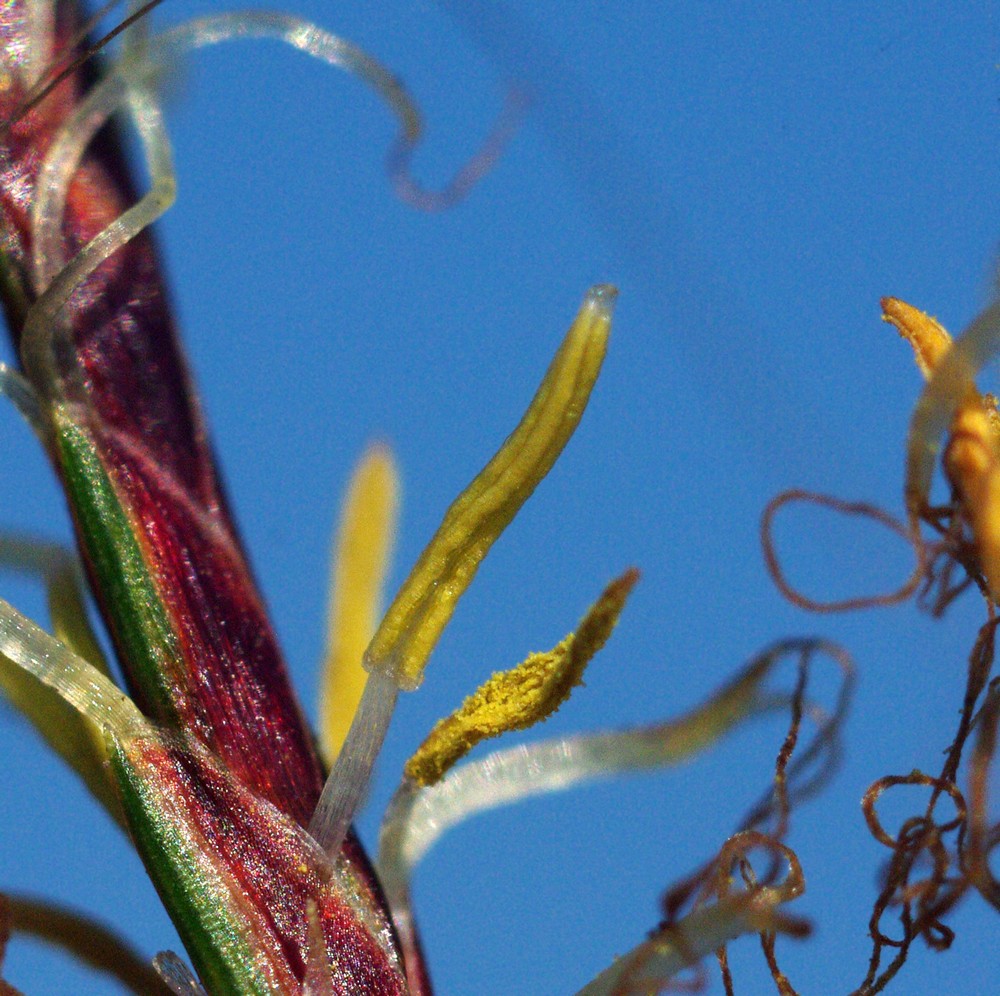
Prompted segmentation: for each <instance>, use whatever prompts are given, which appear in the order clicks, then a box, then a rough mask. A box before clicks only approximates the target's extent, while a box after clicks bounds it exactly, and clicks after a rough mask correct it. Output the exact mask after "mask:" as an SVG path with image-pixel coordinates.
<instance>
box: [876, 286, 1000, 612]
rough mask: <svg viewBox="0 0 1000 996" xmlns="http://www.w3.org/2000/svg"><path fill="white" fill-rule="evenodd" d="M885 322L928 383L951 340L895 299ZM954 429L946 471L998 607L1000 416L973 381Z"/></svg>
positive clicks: (886, 303) (885, 307) (887, 305)
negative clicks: (901, 340)
mask: <svg viewBox="0 0 1000 996" xmlns="http://www.w3.org/2000/svg"><path fill="white" fill-rule="evenodd" d="M882 312H883V314H882V318H883V320H884V321H887V322H890V323H892V324H893V325H894V326H895V327H896V328H897V329H898V330H899V333H900V335H902V336H903V337H904V338H905V339H907V340H908V341H909V343H910V345H911V346H912V347H913V351H914V353H915V354H916V359H917V366H918V367H919V368H920V372H921V373H922V374H923V375H924V377H925V378H929V377H930V375H931V373H932V372H933V371H934V368H935V367H936V366H937V364H938V363H940V361H941V359H942V358H943V357H944V355H945V354H946V353H947V352H948V350H949V349H950V348H951V336H950V335H949V334H948V333H947V332H946V331H945V330H944V329H943V328H942V327H941V326H940V325H939V324H938V323H937V322H936V321H935V320H934V319H933V318H931V317H930V316H929V315H926V314H924V313H923V312H922V311H919V310H918V309H916V308H914V307H912V306H911V305H909V304H905V303H904V302H902V301H899V300H897V299H896V298H883V299H882ZM962 390H963V391H964V396H963V399H962V402H961V404H960V405H959V407H958V409H957V411H956V412H955V418H954V420H953V421H952V424H951V431H950V433H949V437H948V444H947V447H946V448H945V451H944V460H943V464H944V471H945V474H946V476H947V478H948V481H949V482H950V484H951V485H952V487H953V488H954V489H955V492H956V493H957V494H958V496H959V498H960V500H961V502H962V507H963V510H964V512H965V516H966V518H967V519H968V521H969V524H970V526H971V528H972V535H973V539H974V540H975V545H976V553H977V555H978V557H979V566H980V568H981V570H982V572H983V576H984V577H985V578H986V582H987V584H988V585H989V589H990V593H991V595H992V597H993V600H994V601H995V602H1000V413H998V411H997V403H996V399H995V398H994V397H993V396H992V395H982V394H980V393H979V391H978V390H977V389H976V385H975V383H974V382H973V381H972V380H971V379H970V380H969V381H968V383H967V384H966V385H963V388H962Z"/></svg>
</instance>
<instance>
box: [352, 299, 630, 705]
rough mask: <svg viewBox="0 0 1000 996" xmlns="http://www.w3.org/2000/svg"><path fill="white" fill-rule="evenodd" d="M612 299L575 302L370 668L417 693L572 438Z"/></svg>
mask: <svg viewBox="0 0 1000 996" xmlns="http://www.w3.org/2000/svg"><path fill="white" fill-rule="evenodd" d="M616 296H617V291H616V290H615V288H613V287H609V286H606V285H602V286H598V287H594V288H592V289H591V291H590V292H589V293H588V295H587V297H586V298H585V299H584V302H583V306H582V307H581V308H580V311H579V314H578V315H577V317H576V320H575V321H574V322H573V325H572V327H571V328H570V330H569V332H568V333H567V335H566V338H565V339H564V340H563V343H562V345H561V346H560V347H559V351H558V352H557V353H556V355H555V358H554V359H553V361H552V364H551V365H550V366H549V369H548V371H547V373H546V374H545V378H544V379H543V380H542V383H541V385H540V386H539V388H538V391H537V393H536V394H535V397H534V399H533V400H532V402H531V404H530V405H529V407H528V410H527V411H526V412H525V414H524V417H523V418H522V419H521V422H520V424H519V425H518V426H517V428H516V429H515V430H514V431H513V432H512V433H511V434H510V436H508V437H507V440H506V442H505V443H504V444H503V446H501V447H500V449H499V450H498V451H497V453H496V455H495V456H494V457H493V459H492V460H491V461H490V462H489V463H488V464H487V465H486V466H485V467H484V468H483V470H482V471H481V472H480V473H479V475H478V476H477V477H476V478H475V480H473V482H472V483H471V484H470V485H469V486H468V487H467V488H466V489H465V491H463V492H462V494H460V495H459V496H458V498H457V499H456V500H455V501H454V503H453V504H452V506H451V507H450V508H449V509H448V511H447V512H446V513H445V516H444V520H443V521H442V523H441V525H440V527H439V528H438V531H437V532H436V533H435V534H434V537H433V539H432V540H431V541H430V543H429V544H428V545H427V547H426V549H425V550H424V552H423V553H422V554H421V556H420V559H419V560H418V561H417V563H416V565H415V566H414V568H413V570H412V571H411V572H410V575H409V577H408V578H407V579H406V581H405V582H404V583H403V586H402V588H400V590H399V593H398V594H397V595H396V597H395V599H394V600H393V603H392V605H391V606H390V607H389V611H388V612H387V613H386V615H385V618H384V619H383V620H382V623H381V625H380V626H379V628H378V631H377V632H376V634H375V637H374V639H373V640H372V642H371V645H370V646H369V648H368V650H367V651H366V653H365V666H366V667H367V668H368V669H369V670H378V671H380V672H381V673H385V674H389V675H392V676H393V679H394V680H395V681H396V682H397V683H398V684H399V686H400V687H401V688H406V689H413V688H416V687H417V686H418V685H419V684H420V682H421V680H422V678H423V672H424V667H425V665H426V663H427V659H428V657H429V656H430V654H431V651H432V650H433V649H434V645H435V644H436V643H437V641H438V638H439V637H440V635H441V632H442V630H443V629H444V627H445V626H446V625H447V623H448V620H449V619H450V618H451V615H452V613H453V612H454V611H455V605H456V603H457V602H458V599H459V598H460V597H461V595H462V593H463V592H464V591H465V589H466V588H468V586H469V584H470V582H471V581H472V579H473V577H474V576H475V573H476V570H477V569H478V567H479V564H480V563H481V562H482V560H483V558H484V557H485V556H486V554H487V552H488V551H489V549H490V547H491V546H492V545H493V543H494V542H495V540H496V539H497V537H498V536H499V535H500V534H501V533H502V532H503V530H504V529H505V528H506V527H507V525H508V524H509V523H510V521H511V519H513V518H514V516H515V515H516V514H517V512H518V510H519V509H520V508H521V506H522V505H523V504H524V503H525V502H526V501H527V500H528V498H529V497H530V495H531V493H532V492H533V491H534V490H535V488H536V487H537V486H538V483H539V482H540V481H541V479H542V478H543V477H544V476H545V475H546V474H547V473H548V472H549V470H550V469H551V468H552V465H553V464H554V463H555V461H556V458H557V457H558V456H559V454H560V453H561V452H562V449H563V447H564V446H565V445H566V443H567V442H568V441H569V438H570V436H572V435H573V432H574V430H575V429H576V427H577V425H578V424H579V422H580V418H581V417H582V415H583V410H584V408H585V407H586V405H587V401H588V399H589V398H590V392H591V390H592V388H593V386H594V382H595V381H596V380H597V375H598V373H599V372H600V369H601V363H602V362H603V360H604V354H605V351H606V350H607V344H608V335H609V333H610V331H611V313H612V309H613V306H614V301H615V298H616Z"/></svg>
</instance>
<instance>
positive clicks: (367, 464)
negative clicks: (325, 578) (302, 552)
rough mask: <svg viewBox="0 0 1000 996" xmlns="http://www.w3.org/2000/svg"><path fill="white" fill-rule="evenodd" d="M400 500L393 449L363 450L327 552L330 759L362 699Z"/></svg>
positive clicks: (324, 685)
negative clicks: (331, 549) (364, 660)
mask: <svg viewBox="0 0 1000 996" xmlns="http://www.w3.org/2000/svg"><path fill="white" fill-rule="evenodd" d="M398 507H399V474H398V472H397V470H396V464H395V461H394V460H393V458H392V453H391V452H390V450H389V448H388V447H387V446H385V445H384V444H375V445H373V446H371V447H369V448H368V450H367V451H366V452H365V453H364V455H363V456H362V457H361V460H360V461H359V462H358V465H357V467H356V468H355V470H354V474H353V475H352V477H351V482H350V484H349V485H348V489H347V494H346V495H345V497H344V504H343V507H342V509H341V513H340V525H339V528H338V530H337V540H336V544H335V547H334V553H333V567H332V573H331V578H330V603H329V611H328V615H327V649H326V659H325V661H324V664H323V672H322V675H321V678H320V724H319V736H320V746H321V748H322V751H323V755H324V757H325V759H326V762H327V764H332V763H333V761H334V759H335V758H336V756H337V754H338V753H339V752H340V746H341V744H342V743H343V742H344V737H346V736H347V731H348V730H349V729H350V726H351V720H352V719H353V718H354V713H355V712H356V711H357V708H358V703H359V702H360V701H361V693H362V692H363V691H364V689H365V681H366V680H367V678H368V672H367V671H365V669H364V667H362V664H361V658H362V657H363V655H364V652H365V647H367V646H368V644H369V642H370V641H371V638H372V634H373V633H374V632H375V627H376V625H377V624H378V619H379V615H380V611H381V603H382V597H383V591H384V587H385V579H386V574H387V571H388V566H389V559H390V557H391V555H392V545H393V540H394V537H395V533H396V519H397V512H398Z"/></svg>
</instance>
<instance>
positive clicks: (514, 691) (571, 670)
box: [406, 570, 639, 785]
mask: <svg viewBox="0 0 1000 996" xmlns="http://www.w3.org/2000/svg"><path fill="white" fill-rule="evenodd" d="M638 580H639V572H638V571H636V570H630V571H626V572H625V573H624V574H623V575H622V576H621V577H620V578H618V579H616V580H615V581H612V582H611V584H610V585H608V587H607V588H605V590H604V592H603V593H602V594H601V597H600V598H599V599H598V600H597V601H596V602H595V603H594V604H593V605H592V606H591V607H590V609H589V610H588V611H587V614H586V615H585V616H584V617H583V619H582V620H581V621H580V625H579V627H578V628H577V631H576V632H575V633H570V635H569V636H567V637H566V638H565V639H564V640H563V641H562V642H561V643H559V644H558V645H557V646H555V647H554V648H553V649H552V650H550V651H549V652H548V653H537V654H532V655H531V656H530V657H528V659H527V660H525V661H523V662H522V663H521V664H518V665H517V667H515V668H512V669H511V670H509V671H500V672H498V673H497V674H494V675H493V677H492V678H490V679H489V681H487V682H486V683H485V684H483V685H482V686H480V688H479V689H478V690H477V691H476V692H475V694H473V695H470V696H469V697H468V698H467V699H466V700H465V702H463V703H462V705H461V707H460V708H459V709H457V710H456V711H455V712H453V713H452V714H451V715H450V716H448V717H447V718H446V719H442V720H441V721H440V722H439V723H438V724H437V725H436V726H435V727H434V729H433V730H431V732H430V734H429V735H428V737H427V739H426V740H425V741H424V742H423V743H422V744H421V745H420V749H419V750H418V751H417V753H416V754H414V755H413V757H411V758H410V760H409V761H408V762H407V764H406V774H407V776H408V777H409V778H412V779H413V780H414V781H415V782H417V783H418V784H420V785H433V784H434V783H435V782H437V781H439V780H440V779H441V777H442V776H443V775H444V774H445V772H447V771H448V769H449V768H450V767H451V766H452V765H453V764H455V762H456V761H459V760H461V759H462V758H463V757H464V756H465V755H466V754H468V753H469V751H470V750H472V748H473V747H475V746H476V744H478V743H480V742H481V741H483V740H486V739H489V738H490V737H498V736H500V735H501V734H502V733H507V732H508V731H510V730H524V729H527V727H529V726H534V725H535V723H540V722H541V721H542V720H544V719H547V718H548V717H549V716H550V715H552V713H554V712H555V711H556V710H557V709H558V708H559V706H561V705H562V704H563V702H565V701H566V699H567V698H569V694H570V692H571V691H572V690H573V688H575V687H576V686H577V685H579V684H581V683H582V681H583V672H584V669H585V668H586V666H587V665H588V664H589V663H590V661H591V659H592V658H593V656H594V654H596V653H597V651H598V650H600V649H601V647H603V646H604V644H605V643H606V642H607V640H608V637H609V636H610V635H611V631H612V630H613V629H614V628H615V624H616V623H617V622H618V617H619V615H621V611H622V608H623V607H624V605H625V599H626V598H627V597H628V595H629V592H630V591H631V590H632V588H633V587H634V586H635V583H636V581H638Z"/></svg>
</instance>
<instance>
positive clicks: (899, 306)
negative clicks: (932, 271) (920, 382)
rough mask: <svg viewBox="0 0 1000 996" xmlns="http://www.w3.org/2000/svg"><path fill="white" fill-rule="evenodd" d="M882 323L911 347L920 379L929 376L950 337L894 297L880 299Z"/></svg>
mask: <svg viewBox="0 0 1000 996" xmlns="http://www.w3.org/2000/svg"><path fill="white" fill-rule="evenodd" d="M881 304H882V321H884V322H889V323H890V324H891V325H894V326H895V327H896V331H897V332H899V334H900V335H901V336H902V337H903V338H904V339H906V341H907V342H909V344H910V345H911V346H912V347H913V353H914V356H915V358H916V361H917V366H918V367H919V368H920V372H921V373H922V374H923V375H924V377H925V378H926V377H930V374H931V371H932V370H933V369H934V368H935V367H936V366H937V364H938V362H939V361H940V359H941V357H942V356H944V354H945V353H947V352H948V350H949V349H950V348H951V336H950V335H948V333H947V332H946V331H945V330H944V329H943V328H942V327H941V326H940V325H939V324H938V323H937V322H936V321H935V320H934V319H933V318H931V316H930V315H927V314H924V312H922V311H920V310H919V309H917V308H914V307H913V305H911V304H907V303H906V302H905V301H900V300H899V299H898V298H895V297H884V298H882V301H881Z"/></svg>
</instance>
